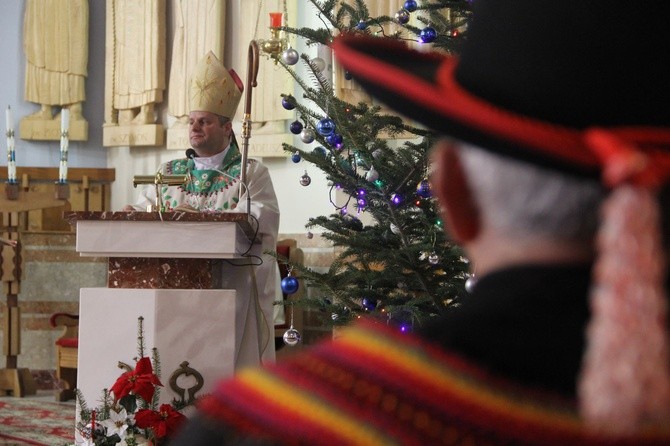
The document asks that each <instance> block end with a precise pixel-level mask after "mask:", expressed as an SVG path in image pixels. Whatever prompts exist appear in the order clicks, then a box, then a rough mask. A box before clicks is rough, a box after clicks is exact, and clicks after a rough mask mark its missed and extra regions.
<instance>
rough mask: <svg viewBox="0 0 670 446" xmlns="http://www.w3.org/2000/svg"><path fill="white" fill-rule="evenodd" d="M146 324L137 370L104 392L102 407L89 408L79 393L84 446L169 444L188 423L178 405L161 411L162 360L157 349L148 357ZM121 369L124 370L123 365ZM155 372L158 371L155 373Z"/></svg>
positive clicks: (140, 323)
mask: <svg viewBox="0 0 670 446" xmlns="http://www.w3.org/2000/svg"><path fill="white" fill-rule="evenodd" d="M143 320H144V318H142V317H141V316H140V317H139V318H138V356H139V359H137V358H136V364H135V368H134V369H131V368H130V367H128V366H126V367H125V368H127V370H126V371H125V372H124V373H122V374H121V376H120V377H119V378H118V379H117V380H116V382H115V383H114V385H112V387H111V388H110V389H103V391H102V400H101V405H100V407H98V408H97V409H94V410H91V409H89V408H88V406H87V404H86V401H85V400H84V397H83V395H82V394H81V392H80V391H79V390H77V403H78V404H79V408H80V412H79V415H80V420H79V422H78V423H77V427H76V428H77V431H78V432H79V434H80V435H81V437H82V441H81V442H78V443H77V445H82V446H112V445H116V444H122V445H127V446H139V445H144V444H146V445H152V446H159V445H161V444H163V443H165V442H166V441H167V440H168V439H169V438H170V437H171V436H172V435H173V434H174V433H175V432H176V431H177V430H178V429H179V427H180V426H181V425H182V424H183V423H184V421H186V417H185V416H184V415H183V414H182V413H181V412H179V410H180V409H181V408H182V407H176V406H177V404H176V403H173V404H161V405H160V407H158V397H159V387H162V385H163V384H161V381H160V377H159V376H160V360H159V356H158V351H157V349H155V348H154V349H152V358H149V357H148V356H146V355H145V354H144V331H143ZM119 367H123V365H122V363H119ZM154 370H155V371H156V372H155V373H154Z"/></svg>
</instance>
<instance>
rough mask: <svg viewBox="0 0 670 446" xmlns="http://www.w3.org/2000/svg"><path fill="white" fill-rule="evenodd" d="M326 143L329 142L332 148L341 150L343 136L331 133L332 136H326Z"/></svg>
mask: <svg viewBox="0 0 670 446" xmlns="http://www.w3.org/2000/svg"><path fill="white" fill-rule="evenodd" d="M326 142H328V144H330V145H331V146H333V147H335V148H337V149H339V148H341V147H342V135H340V134H339V133H331V134H330V135H328V136H326Z"/></svg>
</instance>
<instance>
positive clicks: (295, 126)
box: [289, 121, 302, 135]
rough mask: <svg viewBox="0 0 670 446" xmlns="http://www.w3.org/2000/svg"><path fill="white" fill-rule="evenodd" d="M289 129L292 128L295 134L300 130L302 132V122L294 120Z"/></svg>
mask: <svg viewBox="0 0 670 446" xmlns="http://www.w3.org/2000/svg"><path fill="white" fill-rule="evenodd" d="M289 130H291V133H293V134H294V135H297V134H299V133H300V132H302V122H300V121H293V122H292V123H291V125H290V126H289Z"/></svg>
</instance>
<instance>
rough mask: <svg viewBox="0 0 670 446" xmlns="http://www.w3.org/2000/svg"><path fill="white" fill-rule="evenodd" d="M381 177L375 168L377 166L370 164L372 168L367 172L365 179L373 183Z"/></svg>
mask: <svg viewBox="0 0 670 446" xmlns="http://www.w3.org/2000/svg"><path fill="white" fill-rule="evenodd" d="M378 178H379V172H377V171H376V170H375V166H372V165H371V166H370V170H368V171H367V172H365V179H366V180H368V181H369V182H371V183H373V182H375V181H376V180H377V179H378Z"/></svg>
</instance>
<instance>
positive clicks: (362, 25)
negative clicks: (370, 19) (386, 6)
mask: <svg viewBox="0 0 670 446" xmlns="http://www.w3.org/2000/svg"><path fill="white" fill-rule="evenodd" d="M367 28H368V24H367V23H366V22H365V21H363V20H361V21H359V22H358V24H357V25H356V29H357V30H359V31H365V30H366V29H367Z"/></svg>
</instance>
